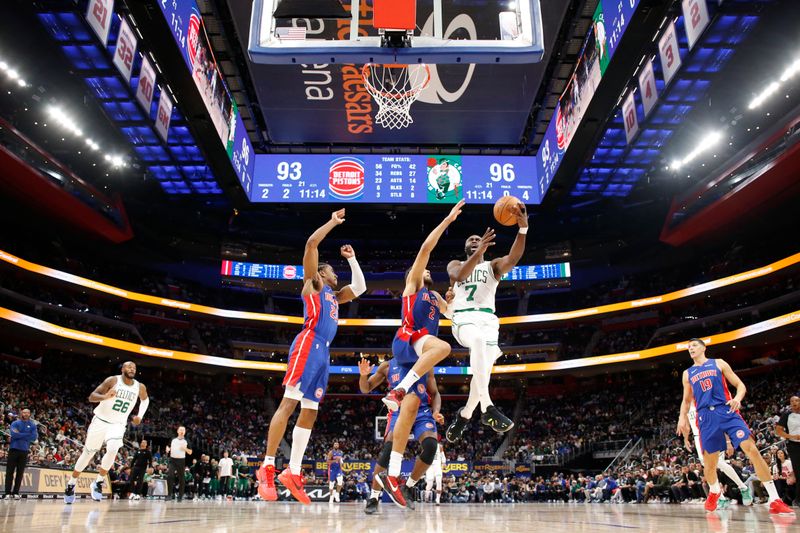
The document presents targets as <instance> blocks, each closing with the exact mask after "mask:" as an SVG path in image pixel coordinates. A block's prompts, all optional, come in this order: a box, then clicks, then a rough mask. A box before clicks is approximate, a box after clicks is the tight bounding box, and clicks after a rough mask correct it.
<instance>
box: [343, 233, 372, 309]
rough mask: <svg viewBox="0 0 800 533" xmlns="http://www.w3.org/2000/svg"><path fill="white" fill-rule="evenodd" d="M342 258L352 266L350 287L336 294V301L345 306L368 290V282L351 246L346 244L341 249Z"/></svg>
mask: <svg viewBox="0 0 800 533" xmlns="http://www.w3.org/2000/svg"><path fill="white" fill-rule="evenodd" d="M341 253H342V257H344V258H345V259H347V263H348V264H349V265H350V272H351V273H352V276H351V282H350V285H348V286H347V287H345V288H343V289H342V290H340V291H337V292H336V300H337V301H338V302H339V303H340V304H345V303H347V302H349V301H352V300H355V299H356V298H358V297H359V296H361V295H362V294H364V292H366V290H367V280H365V279H364V273H363V272H362V271H361V265H359V264H358V261H356V252H355V250H353V247H352V246H350V245H349V244H345V245H344V246H342V248H341Z"/></svg>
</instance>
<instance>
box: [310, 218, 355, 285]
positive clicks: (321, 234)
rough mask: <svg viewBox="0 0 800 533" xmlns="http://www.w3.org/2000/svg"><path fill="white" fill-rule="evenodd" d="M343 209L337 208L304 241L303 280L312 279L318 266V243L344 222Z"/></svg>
mask: <svg viewBox="0 0 800 533" xmlns="http://www.w3.org/2000/svg"><path fill="white" fill-rule="evenodd" d="M344 214H345V212H344V209H339V210H338V211H334V212H333V213H332V214H331V219H330V220H329V221H327V222H326V223H325V224H323V225H322V226H320V227H319V228H317V230H316V231H315V232H314V233H312V234H311V236H310V237H309V238H308V240H307V241H306V248H305V251H304V252H303V281H306V282H308V281H312V282H313V281H314V275H315V274H316V273H317V267H319V250H318V247H319V243H321V242H322V239H324V238H325V237H327V235H328V233H330V232H331V230H332V229H333V228H335V227H336V226H338V225H339V224H341V223H343V222H344Z"/></svg>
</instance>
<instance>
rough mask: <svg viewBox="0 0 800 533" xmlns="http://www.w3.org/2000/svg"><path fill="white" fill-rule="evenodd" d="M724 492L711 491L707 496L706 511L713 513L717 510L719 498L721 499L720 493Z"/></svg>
mask: <svg viewBox="0 0 800 533" xmlns="http://www.w3.org/2000/svg"><path fill="white" fill-rule="evenodd" d="M720 494H722V493H721V492H709V493H708V498H706V511H708V512H709V513H713V512H714V511H716V510H717V500H719V495H720Z"/></svg>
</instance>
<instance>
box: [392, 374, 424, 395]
mask: <svg viewBox="0 0 800 533" xmlns="http://www.w3.org/2000/svg"><path fill="white" fill-rule="evenodd" d="M417 381H419V374H417V373H416V372H414V371H413V370H409V371H408V374H406V377H404V378H403V379H402V381H400V383H398V384H397V387H395V389H403V390H406V391H407V390H409V389H410V388H411V387H412V386H413V385H414V383H416V382H417Z"/></svg>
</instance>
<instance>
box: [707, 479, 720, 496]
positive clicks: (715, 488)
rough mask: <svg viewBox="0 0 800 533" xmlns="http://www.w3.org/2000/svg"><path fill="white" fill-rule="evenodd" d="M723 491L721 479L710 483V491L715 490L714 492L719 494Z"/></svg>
mask: <svg viewBox="0 0 800 533" xmlns="http://www.w3.org/2000/svg"><path fill="white" fill-rule="evenodd" d="M721 491H722V488H720V486H719V481H717V482H716V483H714V484H711V483H709V484H708V492H713V493H714V494H719V493H720V492H721Z"/></svg>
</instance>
